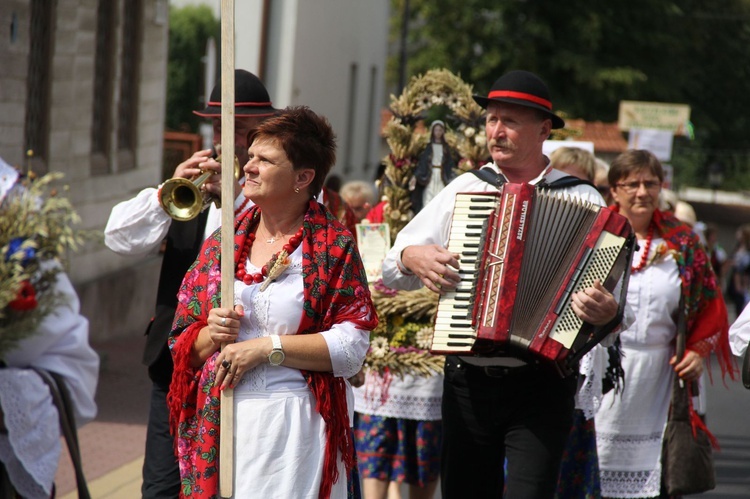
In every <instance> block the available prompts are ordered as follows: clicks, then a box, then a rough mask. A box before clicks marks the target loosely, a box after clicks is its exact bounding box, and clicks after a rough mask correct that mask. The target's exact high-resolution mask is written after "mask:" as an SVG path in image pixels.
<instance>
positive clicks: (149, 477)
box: [141, 381, 180, 499]
mask: <svg viewBox="0 0 750 499" xmlns="http://www.w3.org/2000/svg"><path fill="white" fill-rule="evenodd" d="M168 391H169V383H168V382H163V381H153V384H152V386H151V404H150V409H149V414H148V428H147V429H146V452H145V455H144V458H143V485H142V486H141V494H142V496H143V498H144V499H156V498H164V499H166V498H169V499H174V498H175V497H178V496H179V495H180V470H179V468H178V466H177V457H176V455H175V441H174V438H173V437H172V435H171V434H170V433H169V409H168V407H167V392H168Z"/></svg>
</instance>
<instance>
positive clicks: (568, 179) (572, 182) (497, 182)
mask: <svg viewBox="0 0 750 499" xmlns="http://www.w3.org/2000/svg"><path fill="white" fill-rule="evenodd" d="M471 173H473V174H474V175H475V176H477V177H478V178H479V180H483V181H485V182H487V183H488V184H490V185H493V186H495V187H497V188H498V189H499V188H500V186H501V185H503V184H504V183H505V177H503V176H502V175H501V174H499V173H497V172H496V171H495V170H493V169H492V168H489V167H484V168H480V169H479V170H471ZM576 185H590V186H591V187H593V188H594V189H596V186H595V185H594V184H592V183H591V182H589V181H588V180H584V179H582V178H578V177H574V176H572V175H566V176H564V177H562V178H558V179H557V180H555V181H553V182H547V180H546V179H543V180H542V181H541V182H539V183H538V184H537V186H536V187H537V189H540V188H544V189H552V190H554V189H565V188H567V187H574V186H576Z"/></svg>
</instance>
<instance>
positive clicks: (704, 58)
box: [389, 0, 750, 187]
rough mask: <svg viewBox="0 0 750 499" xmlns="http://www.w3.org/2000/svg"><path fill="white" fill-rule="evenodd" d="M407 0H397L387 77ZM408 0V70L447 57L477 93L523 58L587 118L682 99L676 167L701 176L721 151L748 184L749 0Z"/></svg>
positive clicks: (730, 177)
mask: <svg viewBox="0 0 750 499" xmlns="http://www.w3.org/2000/svg"><path fill="white" fill-rule="evenodd" d="M405 1H406V0H392V12H393V14H394V20H393V21H392V24H391V29H392V31H391V43H392V47H393V49H392V57H391V61H390V71H389V75H390V77H391V78H393V76H394V75H397V74H398V60H399V57H398V55H399V54H398V47H399V45H398V44H399V30H400V27H401V21H402V19H401V14H402V12H403V6H404V2H405ZM409 2H410V17H409V38H408V44H407V57H408V66H407V75H408V76H412V75H416V74H423V73H424V72H426V71H427V70H429V69H433V68H439V67H445V68H447V69H449V70H451V71H453V72H455V73H457V74H459V75H461V77H462V78H463V79H464V80H465V81H467V82H469V83H470V84H472V85H474V88H475V89H476V91H477V92H478V93H484V92H486V91H487V90H488V89H489V88H490V86H491V85H492V83H493V82H494V81H495V79H497V77H499V76H500V75H501V74H503V73H504V72H506V71H508V70H511V69H527V70H530V71H534V72H535V73H537V74H539V75H540V76H542V78H544V79H545V80H546V81H547V83H548V84H549V86H550V89H551V92H552V96H553V101H554V105H555V108H556V109H558V110H560V111H562V112H564V113H565V114H566V115H567V116H569V117H575V118H583V119H586V120H601V121H615V120H616V119H617V113H618V109H619V102H620V101H621V100H640V101H653V102H672V103H683V104H688V105H690V107H691V110H692V111H691V121H692V122H693V124H694V126H695V131H696V138H695V140H693V141H688V140H686V139H679V138H678V139H677V140H676V143H675V170H676V172H677V173H678V175H679V173H680V169H678V168H677V166H678V163H682V164H683V166H684V168H682V171H684V172H686V173H687V172H690V174H689V175H688V177H689V180H690V181H696V180H698V181H700V180H701V178H703V179H705V175H704V173H705V172H704V170H705V167H706V165H707V164H708V162H710V161H711V158H716V157H718V158H719V159H721V160H722V162H723V164H724V166H725V168H726V174H727V175H726V178H727V183H729V182H732V184H731V185H732V186H737V185H738V184H737V182H740V184H741V185H742V186H744V187H748V186H750V179H749V178H745V177H748V169H747V168H748V166H749V161H748V159H747V157H748V150H749V149H750V147H748V143H747V139H746V135H747V130H748V125H750V123H748V117H747V116H748V111H747V110H748V109H750V92H747V91H745V90H744V89H743V87H744V86H746V85H747V83H746V82H748V81H750V50H748V47H750V1H748V0H716V1H708V0H627V1H625V0H611V1H606V2H591V1H588V0H568V1H566V2H559V1H552V0H535V1H530V0H492V1H491V0H409ZM395 81H397V80H394V79H391V81H389V83H390V84H391V86H390V88H396V87H395V85H393V83H395ZM678 180H679V179H678Z"/></svg>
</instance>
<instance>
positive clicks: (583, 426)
mask: <svg viewBox="0 0 750 499" xmlns="http://www.w3.org/2000/svg"><path fill="white" fill-rule="evenodd" d="M601 496H602V495H601V490H600V484H599V459H598V458H597V454H596V431H595V427H594V419H593V418H591V419H588V420H587V419H586V416H584V415H583V411H579V410H576V411H575V415H574V420H573V427H572V428H571V430H570V435H569V436H568V444H567V447H566V449H565V453H564V454H563V458H562V464H561V465H560V479H559V481H558V482H557V494H556V495H555V497H556V498H558V499H578V498H580V499H599V498H601Z"/></svg>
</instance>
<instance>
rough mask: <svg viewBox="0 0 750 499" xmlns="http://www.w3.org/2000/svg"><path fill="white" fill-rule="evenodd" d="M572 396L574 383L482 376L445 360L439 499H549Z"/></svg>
mask: <svg viewBox="0 0 750 499" xmlns="http://www.w3.org/2000/svg"><path fill="white" fill-rule="evenodd" d="M575 390H576V378H575V377H574V376H573V377H570V378H566V379H562V378H560V377H559V376H558V375H557V374H556V373H554V372H553V371H551V370H548V369H545V368H543V367H539V366H536V365H527V366H522V367H516V368H511V369H502V368H491V369H487V370H485V369H483V368H480V367H475V366H471V365H469V364H467V363H465V362H462V361H461V360H460V359H459V358H458V357H456V356H448V357H447V359H446V364H445V384H444V390H443V450H442V466H441V474H440V481H441V489H442V496H443V498H444V499H459V498H466V497H477V498H479V497H481V498H483V499H484V498H501V497H503V494H505V497H507V498H509V499H527V498H528V499H545V498H552V497H554V494H555V488H556V484H557V478H558V473H559V468H560V461H561V459H562V454H563V450H564V448H565V444H566V442H567V439H568V433H569V432H570V428H571V425H572V423H573V410H574V406H575V401H574V396H575ZM506 458H507V462H508V470H507V479H506V478H505V476H504V472H503V466H504V462H505V460H506Z"/></svg>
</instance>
